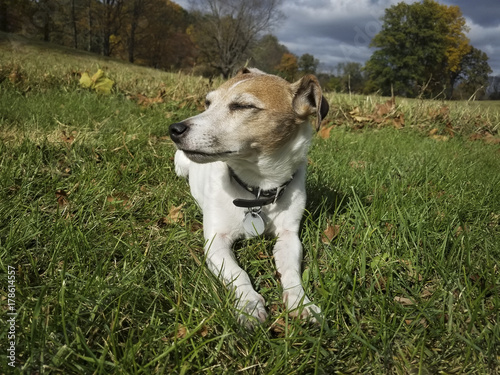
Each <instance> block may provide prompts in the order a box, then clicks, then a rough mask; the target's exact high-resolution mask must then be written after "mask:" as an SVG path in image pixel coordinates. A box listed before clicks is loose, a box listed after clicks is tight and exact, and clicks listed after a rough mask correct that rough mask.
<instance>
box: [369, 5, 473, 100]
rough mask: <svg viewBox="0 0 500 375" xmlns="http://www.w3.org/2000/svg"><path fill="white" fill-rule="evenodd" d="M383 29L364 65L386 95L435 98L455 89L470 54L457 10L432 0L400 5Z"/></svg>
mask: <svg viewBox="0 0 500 375" xmlns="http://www.w3.org/2000/svg"><path fill="white" fill-rule="evenodd" d="M382 21H383V24H382V30H381V31H380V32H379V33H378V34H377V35H376V36H375V37H374V38H373V40H372V43H371V46H372V47H377V48H378V49H377V50H376V51H375V52H374V53H373V55H372V56H371V58H370V59H369V60H368V61H367V63H366V71H367V72H368V74H369V77H370V80H371V82H370V84H371V85H372V86H373V87H375V88H378V89H380V90H381V91H382V93H383V94H385V95H388V94H390V92H391V87H392V88H393V89H394V92H395V93H396V94H400V95H407V96H416V95H418V94H421V93H423V92H424V91H426V92H428V93H429V94H431V95H436V94H437V93H440V92H443V93H444V92H445V91H446V92H447V93H448V95H449V94H450V92H451V87H453V85H454V82H453V77H454V76H457V75H458V74H459V71H460V69H461V66H462V64H461V62H462V59H463V58H464V57H465V56H466V55H467V53H468V52H469V51H470V50H471V47H470V45H469V40H468V39H467V37H466V32H467V31H468V28H467V26H466V23H465V19H464V17H463V16H462V13H461V11H460V8H459V7H458V6H446V5H442V4H439V3H437V2H436V1H434V0H423V1H421V2H417V3H413V4H406V3H404V2H401V3H398V4H397V5H394V6H392V7H390V8H388V9H386V11H385V14H384V16H383V17H382Z"/></svg>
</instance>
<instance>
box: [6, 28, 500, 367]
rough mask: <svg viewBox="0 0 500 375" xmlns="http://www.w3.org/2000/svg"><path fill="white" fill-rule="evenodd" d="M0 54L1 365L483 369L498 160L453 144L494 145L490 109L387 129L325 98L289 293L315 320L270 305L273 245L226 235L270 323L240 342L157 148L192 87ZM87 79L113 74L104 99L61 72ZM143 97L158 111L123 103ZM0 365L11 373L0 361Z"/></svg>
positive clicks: (23, 50) (12, 50) (426, 115)
mask: <svg viewBox="0 0 500 375" xmlns="http://www.w3.org/2000/svg"><path fill="white" fill-rule="evenodd" d="M0 36H3V38H4V40H5V39H6V37H5V35H0ZM9 38H11V37H9ZM16 43H18V44H16ZM16 43H13V42H12V41H11V39H9V42H8V43H6V42H5V41H4V43H2V44H0V56H1V57H0V77H2V73H1V72H3V77H4V79H3V81H2V82H1V83H0V97H1V100H0V140H1V142H0V217H1V218H2V222H1V223H0V259H1V261H0V267H1V268H2V271H5V272H2V276H1V277H2V278H3V280H2V283H1V285H2V286H3V285H7V272H8V269H9V268H8V267H9V266H11V267H14V268H15V270H16V274H15V288H16V289H15V298H14V301H15V308H16V310H17V313H18V315H17V316H16V319H15V322H16V323H15V327H16V328H15V334H16V361H17V363H16V369H15V372H17V373H21V372H23V373H36V372H38V373H43V374H51V373H56V374H57V373H64V374H82V373H96V374H108V373H123V374H128V373H137V374H141V373H144V374H150V373H154V374H161V373H165V374H171V373H179V374H184V373H189V374H191V373H215V374H218V373H243V374H261V373H266V374H313V373H315V374H331V373H335V372H339V373H374V374H375V373H376V374H378V373H399V374H408V373H418V374H431V373H438V372H442V373H472V374H484V373H492V374H493V373H496V372H498V371H499V370H500V365H499V360H500V328H499V324H498V323H499V311H500V297H499V296H500V270H499V266H500V264H499V263H500V245H499V244H500V173H499V170H500V154H499V148H498V144H496V143H495V142H486V141H485V142H483V141H482V140H483V139H482V138H479V139H477V140H476V141H471V140H469V139H470V136H471V134H485V133H486V132H487V133H488V134H490V135H491V137H493V138H491V137H489V138H488V139H495V137H497V136H498V122H497V119H498V113H497V112H495V108H491V107H487V108H486V109H484V110H481V111H480V112H478V110H477V109H476V108H475V107H474V106H475V104H474V103H469V104H466V103H462V104H461V105H460V104H454V103H451V104H450V103H445V104H444V105H445V106H446V107H447V108H449V110H447V111H446V113H441V114H438V113H437V112H436V109H438V110H439V109H440V108H442V107H443V103H435V102H418V101H405V100H401V101H398V107H397V109H396V110H398V111H401V112H402V113H404V116H405V120H406V124H405V126H404V127H403V128H402V129H395V128H394V127H392V126H389V125H388V124H387V123H386V122H381V123H378V124H377V123H376V121H367V122H364V123H361V124H360V123H358V122H356V121H355V120H353V118H352V116H351V115H349V112H350V111H352V110H353V109H354V108H355V107H357V106H358V107H360V112H361V113H362V114H365V115H366V114H371V113H373V112H374V110H375V109H376V108H377V107H376V104H377V103H383V102H384V101H385V99H384V98H376V97H373V98H368V99H367V98H366V97H363V98H361V97H349V96H347V95H331V96H329V97H328V98H329V101H330V104H331V108H332V111H331V114H330V117H329V120H328V122H329V124H333V125H335V126H334V127H332V129H331V130H330V133H329V137H326V136H325V139H323V138H321V137H316V138H315V139H314V142H313V147H312V149H311V152H310V156H309V157H310V165H309V175H308V180H307V189H308V193H309V197H310V199H309V202H308V205H307V211H306V213H305V215H304V220H303V226H302V232H301V238H302V241H303V244H304V250H305V259H304V272H303V281H304V286H305V287H306V289H307V291H308V294H309V296H310V297H311V298H312V299H313V300H314V301H315V302H316V303H317V304H318V305H319V306H321V307H322V309H323V311H324V314H325V318H326V319H325V322H324V324H322V325H320V326H310V325H303V324H302V323H300V322H298V321H295V320H292V319H289V318H288V316H287V314H286V312H285V311H283V308H282V304H281V301H280V285H279V283H278V281H277V280H276V277H275V272H276V271H275V268H274V265H273V260H272V258H271V257H270V255H271V249H272V245H273V239H268V240H265V241H242V242H241V243H239V244H237V245H236V246H235V251H236V254H237V257H238V259H239V261H240V263H241V264H242V265H243V267H244V268H245V269H247V270H248V272H249V274H250V276H251V278H252V280H253V282H254V285H255V286H256V288H257V290H258V291H259V292H260V293H261V294H262V295H263V296H264V297H265V298H266V301H267V302H268V309H269V310H270V312H271V314H270V315H271V317H270V318H269V321H268V322H266V323H265V324H264V325H262V326H261V327H259V328H258V329H257V330H256V331H255V332H253V333H248V332H246V331H245V330H244V329H242V328H241V327H240V326H239V325H238V323H237V321H236V318H235V314H234V311H233V302H234V300H233V296H232V295H231V293H230V292H229V291H227V290H226V289H225V288H223V287H222V286H221V284H220V283H219V282H218V281H217V280H216V278H215V277H213V276H212V275H211V274H210V273H209V272H208V270H207V269H206V267H205V266H204V260H203V251H202V249H203V238H202V225H201V215H200V213H199V212H198V210H197V208H196V205H195V203H194V201H193V199H192V198H191V197H190V195H189V193H188V187H187V184H186V182H185V181H183V180H181V179H178V178H177V177H176V176H175V173H174V171H173V160H172V157H173V153H174V146H173V145H172V143H171V142H170V140H169V139H168V137H167V130H168V125H169V124H170V123H172V122H174V121H177V120H179V119H182V118H185V117H187V116H189V115H191V114H194V113H196V112H197V108H196V106H197V104H198V103H199V102H201V101H202V98H203V94H204V92H206V90H207V89H208V88H209V87H211V83H210V82H207V81H205V80H202V79H198V78H196V77H190V76H185V75H179V74H170V73H161V72H157V71H153V70H151V69H146V68H141V67H136V66H130V65H127V64H123V63H120V62H117V61H111V60H110V61H104V60H99V59H97V58H96V57H95V56H92V55H87V54H77V53H74V52H71V53H69V52H68V51H66V50H64V49H60V48H55V49H54V48H53V47H50V46H48V45H44V44H35V45H32V44H30V43H27V42H25V41H23V40H19V41H17V42H16ZM19 43H20V44H19ZM34 56H38V58H37V59H35V58H34ZM56 62H57V64H56ZM54 64H55V65H54ZM97 68H105V70H106V73H107V74H108V76H109V77H110V78H112V79H113V80H115V81H116V88H115V89H114V93H113V94H112V95H109V96H101V95H98V94H96V93H95V92H91V91H88V90H84V89H81V88H79V86H78V84H77V83H78V72H81V71H85V70H88V71H89V72H95V70H97ZM14 71H15V72H19V73H16V74H14V75H13V72H14ZM43 72H44V73H43ZM44 74H47V75H46V76H44ZM151 77H154V79H152V78H151ZM158 92H161V98H162V102H161V103H156V104H150V103H147V102H146V103H144V102H143V103H142V105H140V104H138V101H137V100H136V98H137V95H138V94H142V95H145V96H146V97H149V98H155V97H157V96H158ZM186 98H191V99H189V100H187V101H186ZM433 111H434V112H433ZM478 116H479V117H478ZM465 118H469V119H470V118H474V119H478V120H477V123H474V124H465V120H462V119H465ZM447 121H451V122H452V125H453V128H454V131H453V136H452V135H451V133H449V132H447V131H446V129H447V127H446V124H447ZM460 121H463V122H460ZM463 124H465V125H463ZM361 125H362V126H361ZM360 127H361V128H362V129H359V128H360ZM434 128H437V129H438V132H439V133H438V134H442V135H443V137H442V138H435V137H432V136H429V133H431V134H432V135H435V134H436V133H435V132H432V130H433V129H434ZM448 129H449V127H448ZM445 136H446V138H444V137H445ZM485 139H486V137H485ZM176 208H177V210H176ZM179 212H180V213H181V215H179ZM0 293H1V294H0V296H1V297H0V298H1V299H2V301H8V298H9V296H8V290H7V287H5V288H4V287H2V290H1V292H0ZM2 306H3V307H4V308H3V309H1V311H0V316H1V319H2V321H6V320H7V319H8V318H9V316H8V315H7V313H8V304H5V303H2ZM0 340H1V342H2V345H1V347H2V348H4V347H6V345H5V343H8V339H7V332H5V331H4V330H2V331H1V332H0ZM2 350H4V349H2ZM5 351H6V349H5ZM0 366H1V367H0V368H1V372H2V373H8V371H9V370H12V368H11V367H9V366H8V364H7V362H6V361H5V352H4V353H2V357H1V364H0Z"/></svg>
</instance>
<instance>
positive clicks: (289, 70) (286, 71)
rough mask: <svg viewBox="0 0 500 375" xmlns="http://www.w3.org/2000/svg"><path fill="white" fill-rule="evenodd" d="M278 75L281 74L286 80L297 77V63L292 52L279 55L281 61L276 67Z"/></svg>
mask: <svg viewBox="0 0 500 375" xmlns="http://www.w3.org/2000/svg"><path fill="white" fill-rule="evenodd" d="M276 70H277V72H278V75H280V76H282V77H283V78H285V79H286V80H288V81H294V80H295V79H297V75H298V71H299V64H298V62H297V56H295V55H294V54H292V53H285V54H284V55H283V56H282V57H281V61H280V63H279V64H278V66H277V67H276Z"/></svg>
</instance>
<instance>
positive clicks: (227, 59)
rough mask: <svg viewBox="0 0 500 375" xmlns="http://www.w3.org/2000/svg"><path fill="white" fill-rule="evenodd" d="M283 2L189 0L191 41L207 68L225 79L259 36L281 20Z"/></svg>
mask: <svg viewBox="0 0 500 375" xmlns="http://www.w3.org/2000/svg"><path fill="white" fill-rule="evenodd" d="M281 1H282V0H245V1H242V0H191V2H190V3H191V6H192V8H193V10H194V11H195V12H196V13H197V16H198V18H199V22H197V23H196V24H195V30H194V34H193V35H194V39H195V42H196V44H197V46H198V48H199V49H200V53H201V54H202V56H203V60H204V62H205V63H206V64H208V65H210V66H211V67H213V68H215V69H216V70H217V71H219V72H220V73H221V74H222V75H223V76H224V77H225V78H227V77H229V75H230V74H231V73H232V71H233V70H234V69H235V67H236V66H237V64H240V63H242V61H244V59H245V57H246V55H247V53H248V52H249V50H250V48H251V46H252V44H253V43H254V42H255V41H256V40H257V38H258V36H259V34H261V33H263V32H264V31H267V30H269V29H270V28H271V27H273V26H275V25H277V24H278V23H279V22H280V21H281V20H282V19H283V13H282V12H281V11H280V10H279V9H278V8H279V5H280V4H281Z"/></svg>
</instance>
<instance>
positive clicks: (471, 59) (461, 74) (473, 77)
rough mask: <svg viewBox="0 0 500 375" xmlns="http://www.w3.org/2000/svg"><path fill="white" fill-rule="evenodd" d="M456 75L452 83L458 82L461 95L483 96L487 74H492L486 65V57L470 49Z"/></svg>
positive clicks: (486, 84) (479, 51)
mask: <svg viewBox="0 0 500 375" xmlns="http://www.w3.org/2000/svg"><path fill="white" fill-rule="evenodd" d="M457 72H458V73H457V75H456V77H455V80H454V82H459V85H458V88H459V90H460V93H461V94H462V95H465V96H467V98H469V97H471V96H476V97H478V98H480V97H482V96H484V94H485V93H486V89H487V86H488V74H490V73H491V72H492V70H491V68H490V66H489V65H488V55H486V53H484V52H483V51H481V50H479V49H477V48H474V47H471V49H470V51H469V53H467V54H466V55H465V56H464V57H463V58H462V60H461V61H460V65H459V67H458V69H457Z"/></svg>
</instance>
